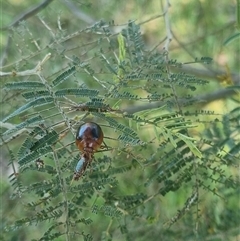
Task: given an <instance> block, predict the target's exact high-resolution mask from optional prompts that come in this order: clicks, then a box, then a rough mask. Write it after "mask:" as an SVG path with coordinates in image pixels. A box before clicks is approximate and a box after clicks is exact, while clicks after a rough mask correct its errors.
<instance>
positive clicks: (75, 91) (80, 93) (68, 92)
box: [55, 88, 99, 97]
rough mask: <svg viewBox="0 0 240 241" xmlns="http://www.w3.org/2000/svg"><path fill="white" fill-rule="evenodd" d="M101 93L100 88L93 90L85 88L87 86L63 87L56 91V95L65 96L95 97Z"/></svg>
mask: <svg viewBox="0 0 240 241" xmlns="http://www.w3.org/2000/svg"><path fill="white" fill-rule="evenodd" d="M98 94H99V91H98V90H92V89H85V88H79V89H61V90H57V91H56V92H55V96H56V97H63V96H65V95H75V96H87V97H93V96H97V95H98Z"/></svg>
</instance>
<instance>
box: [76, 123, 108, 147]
mask: <svg viewBox="0 0 240 241" xmlns="http://www.w3.org/2000/svg"><path fill="white" fill-rule="evenodd" d="M102 142H103V131H102V129H101V127H100V126H99V125H98V124H96V123H94V122H87V123H84V124H82V125H81V126H79V128H78V130H77V134H76V145H77V147H78V149H79V150H80V151H86V152H94V151H96V150H97V149H98V148H99V147H100V146H101V144H102Z"/></svg>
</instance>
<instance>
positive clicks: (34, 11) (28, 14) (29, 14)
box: [1, 0, 53, 30]
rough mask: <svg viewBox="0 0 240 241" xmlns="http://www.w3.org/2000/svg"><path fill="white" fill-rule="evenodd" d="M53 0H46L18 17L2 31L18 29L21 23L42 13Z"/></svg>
mask: <svg viewBox="0 0 240 241" xmlns="http://www.w3.org/2000/svg"><path fill="white" fill-rule="evenodd" d="M52 1H53V0H45V1H43V2H42V3H40V4H38V5H35V6H33V7H31V8H30V9H28V10H27V11H25V12H23V13H21V14H20V15H19V16H17V17H16V18H15V19H14V20H13V21H12V23H11V24H9V25H8V26H7V27H3V28H1V30H9V29H10V28H11V27H16V26H17V25H18V24H19V23H20V22H21V21H23V20H26V19H28V18H30V17H32V16H33V15H36V14H37V13H38V12H40V11H41V10H42V9H44V8H45V7H47V6H48V5H49V4H50V3H51V2H52Z"/></svg>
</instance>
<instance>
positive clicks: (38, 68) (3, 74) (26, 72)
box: [0, 53, 51, 77]
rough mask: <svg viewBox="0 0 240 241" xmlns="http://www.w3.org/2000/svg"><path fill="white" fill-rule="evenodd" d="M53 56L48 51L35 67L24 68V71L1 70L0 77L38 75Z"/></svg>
mask: <svg viewBox="0 0 240 241" xmlns="http://www.w3.org/2000/svg"><path fill="white" fill-rule="evenodd" d="M50 57H51V53H48V54H47V55H46V56H45V57H44V58H43V60H42V61H40V62H39V63H38V64H37V65H36V67H35V68H33V69H29V70H24V71H19V72H17V71H11V72H2V71H0V77H6V76H13V77H15V76H29V75H38V73H39V72H40V71H41V69H42V66H43V64H44V63H45V62H46V61H47V60H48V59H49V58H50Z"/></svg>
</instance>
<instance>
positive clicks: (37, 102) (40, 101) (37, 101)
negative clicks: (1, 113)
mask: <svg viewBox="0 0 240 241" xmlns="http://www.w3.org/2000/svg"><path fill="white" fill-rule="evenodd" d="M52 102H53V98H52V97H39V98H36V99H35V100H32V101H31V102H29V103H27V104H26V105H23V106H21V107H20V108H19V109H17V110H15V111H14V112H12V113H11V114H10V115H9V116H7V117H5V118H4V119H3V122H5V121H7V120H9V119H10V118H12V117H14V116H16V115H19V114H21V113H22V112H24V111H26V110H29V109H30V108H32V107H37V106H42V105H46V104H49V103H52Z"/></svg>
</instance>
